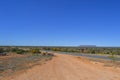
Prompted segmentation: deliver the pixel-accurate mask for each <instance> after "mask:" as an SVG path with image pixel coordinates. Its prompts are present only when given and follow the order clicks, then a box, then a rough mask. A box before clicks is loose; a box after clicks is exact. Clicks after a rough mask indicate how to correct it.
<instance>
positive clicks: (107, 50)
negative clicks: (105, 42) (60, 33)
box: [43, 47, 120, 55]
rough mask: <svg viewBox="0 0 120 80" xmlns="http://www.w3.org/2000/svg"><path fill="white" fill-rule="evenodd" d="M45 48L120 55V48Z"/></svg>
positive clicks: (47, 48) (48, 48)
mask: <svg viewBox="0 0 120 80" xmlns="http://www.w3.org/2000/svg"><path fill="white" fill-rule="evenodd" d="M43 49H44V50H51V51H61V52H76V53H91V54H116V55H120V48H61V47H60V48H57V47H56V48H55V47H52V48H50V47H46V48H43Z"/></svg>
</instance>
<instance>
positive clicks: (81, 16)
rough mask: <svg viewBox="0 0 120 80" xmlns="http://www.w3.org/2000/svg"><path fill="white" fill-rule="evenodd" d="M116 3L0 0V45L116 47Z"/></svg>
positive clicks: (119, 39) (119, 30) (119, 17)
mask: <svg viewBox="0 0 120 80" xmlns="http://www.w3.org/2000/svg"><path fill="white" fill-rule="evenodd" d="M119 4H120V1H119V0H1V1H0V45H34V46H35V45H36V46H40V45H42V46H47V45H48V46H78V45H98V46H120V36H119V35H120V5H119Z"/></svg>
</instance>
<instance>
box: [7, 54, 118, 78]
mask: <svg viewBox="0 0 120 80" xmlns="http://www.w3.org/2000/svg"><path fill="white" fill-rule="evenodd" d="M55 55H56V56H55V57H54V58H53V59H52V60H51V61H48V62H46V63H45V64H43V65H37V66H35V67H33V68H31V69H29V70H27V71H26V72H24V73H23V74H19V75H16V76H14V77H12V78H11V79H9V80H120V70H119V68H118V69H114V68H108V67H104V66H103V65H102V63H95V62H91V61H88V60H86V59H85V60H84V59H82V58H80V59H79V58H78V57H75V56H72V55H66V54H55ZM7 80H8V79H7Z"/></svg>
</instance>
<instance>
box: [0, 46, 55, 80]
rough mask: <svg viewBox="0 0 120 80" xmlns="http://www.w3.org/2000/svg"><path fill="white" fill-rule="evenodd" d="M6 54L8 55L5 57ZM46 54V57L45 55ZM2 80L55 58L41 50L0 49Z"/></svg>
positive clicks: (0, 76)
mask: <svg viewBox="0 0 120 80" xmlns="http://www.w3.org/2000/svg"><path fill="white" fill-rule="evenodd" d="M4 53H6V55H3V54H4ZM43 53H45V55H44V54H43ZM0 54H1V55H0V80H1V79H2V78H3V77H5V76H11V75H13V74H15V73H18V72H22V71H25V70H27V69H29V68H31V67H33V66H35V65H40V64H42V63H44V62H46V61H48V60H51V59H52V57H53V56H54V55H53V54H52V53H47V52H42V51H41V49H38V48H32V49H21V48H16V47H14V48H9V49H8V48H0Z"/></svg>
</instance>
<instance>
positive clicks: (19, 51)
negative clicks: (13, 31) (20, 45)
mask: <svg viewBox="0 0 120 80" xmlns="http://www.w3.org/2000/svg"><path fill="white" fill-rule="evenodd" d="M24 52H25V51H24V50H17V51H16V53H17V54H24Z"/></svg>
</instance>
